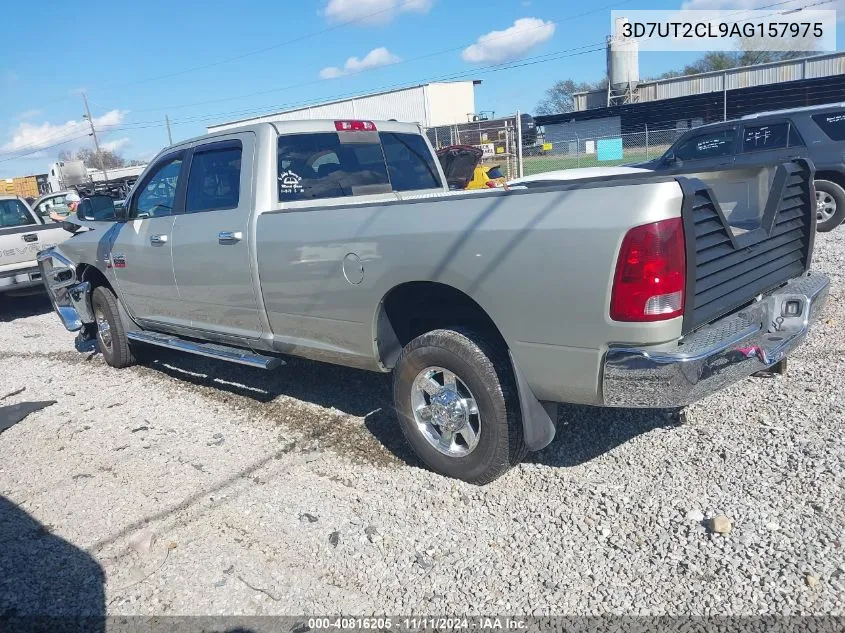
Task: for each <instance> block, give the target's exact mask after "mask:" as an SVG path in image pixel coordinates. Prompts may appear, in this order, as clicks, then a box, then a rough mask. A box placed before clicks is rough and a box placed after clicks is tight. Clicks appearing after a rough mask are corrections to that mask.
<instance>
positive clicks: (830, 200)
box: [815, 180, 845, 233]
mask: <svg viewBox="0 0 845 633" xmlns="http://www.w3.org/2000/svg"><path fill="white" fill-rule="evenodd" d="M815 186H816V230H817V231H818V232H819V233H827V232H828V231H832V230H833V229H835V228H836V227H837V226H839V225H840V224H842V220H845V189H843V188H842V187H841V186H839V185H837V184H836V183H835V182H831V181H830V180H816V181H815Z"/></svg>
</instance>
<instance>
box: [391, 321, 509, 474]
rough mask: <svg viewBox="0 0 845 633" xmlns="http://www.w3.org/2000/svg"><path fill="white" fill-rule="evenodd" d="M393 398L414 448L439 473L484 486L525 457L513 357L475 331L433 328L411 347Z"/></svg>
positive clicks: (399, 364) (396, 378)
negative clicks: (511, 360) (510, 357)
mask: <svg viewBox="0 0 845 633" xmlns="http://www.w3.org/2000/svg"><path fill="white" fill-rule="evenodd" d="M393 398H394V402H395V406H396V411H397V413H398V416H399V423H400V425H401V427H402V432H403V433H404V435H405V438H406V439H407V440H408V443H409V444H410V445H411V448H413V450H414V452H415V453H416V454H417V456H419V458H420V459H421V460H422V461H423V462H424V463H425V464H426V465H427V466H428V467H429V468H431V469H432V470H433V471H435V472H437V473H439V474H441V475H445V476H447V477H454V478H456V479H462V480H464V481H467V482H469V483H472V484H478V485H483V484H486V483H489V482H491V481H493V480H494V479H497V478H498V477H500V476H501V475H503V474H504V473H505V472H507V471H508V470H509V469H510V468H511V466H513V465H515V464H517V463H519V462H520V461H521V460H522V459H523V457H524V456H525V453H526V448H525V442H524V439H523V434H522V416H521V412H520V407H519V398H518V396H517V391H516V380H515V378H514V375H513V369H512V368H511V364H510V359H509V358H508V356H507V354H506V351H505V350H504V349H503V348H502V346H501V345H497V344H496V343H494V342H492V341H490V340H489V339H488V338H487V337H484V336H481V335H480V334H478V333H476V332H473V331H471V330H464V329H457V328H456V329H449V330H446V329H443V330H434V331H432V332H428V333H426V334H423V335H421V336H418V337H417V338H415V339H414V340H412V341H411V342H410V343H408V345H406V346H405V348H404V349H403V350H402V354H401V355H400V357H399V360H398V361H397V363H396V367H395V368H394V370H393Z"/></svg>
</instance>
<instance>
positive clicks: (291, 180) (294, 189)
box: [279, 169, 303, 193]
mask: <svg viewBox="0 0 845 633" xmlns="http://www.w3.org/2000/svg"><path fill="white" fill-rule="evenodd" d="M279 190H280V191H281V192H282V193H302V190H303V187H302V176H299V175H298V174H295V173H293V172H292V171H291V170H290V169H288V170H287V171H285V172H283V173H282V175H281V176H279Z"/></svg>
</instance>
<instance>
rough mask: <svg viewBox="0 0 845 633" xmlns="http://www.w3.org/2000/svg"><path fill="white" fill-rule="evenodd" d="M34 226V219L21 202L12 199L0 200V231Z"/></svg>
mask: <svg viewBox="0 0 845 633" xmlns="http://www.w3.org/2000/svg"><path fill="white" fill-rule="evenodd" d="M31 224H36V222H35V217H34V216H33V215H32V213H30V212H29V209H27V208H26V205H24V203H23V202H21V201H20V200H16V199H14V198H11V199H6V200H0V229H10V228H14V227H18V226H29V225H31Z"/></svg>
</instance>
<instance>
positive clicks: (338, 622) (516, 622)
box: [308, 616, 528, 631]
mask: <svg viewBox="0 0 845 633" xmlns="http://www.w3.org/2000/svg"><path fill="white" fill-rule="evenodd" d="M308 628H309V629H310V630H332V629H340V630H362V629H364V630H366V629H370V630H375V631H379V630H381V631H386V630H391V629H395V630H398V631H421V630H423V631H425V630H432V629H434V630H439V631H443V630H471V631H500V630H510V631H519V630H525V629H527V628H528V623H527V622H526V621H525V620H522V619H519V618H512V617H483V616H475V617H454V618H450V617H422V616H420V617H401V618H379V617H345V618H344V617H336V618H332V617H324V618H309V619H308Z"/></svg>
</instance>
